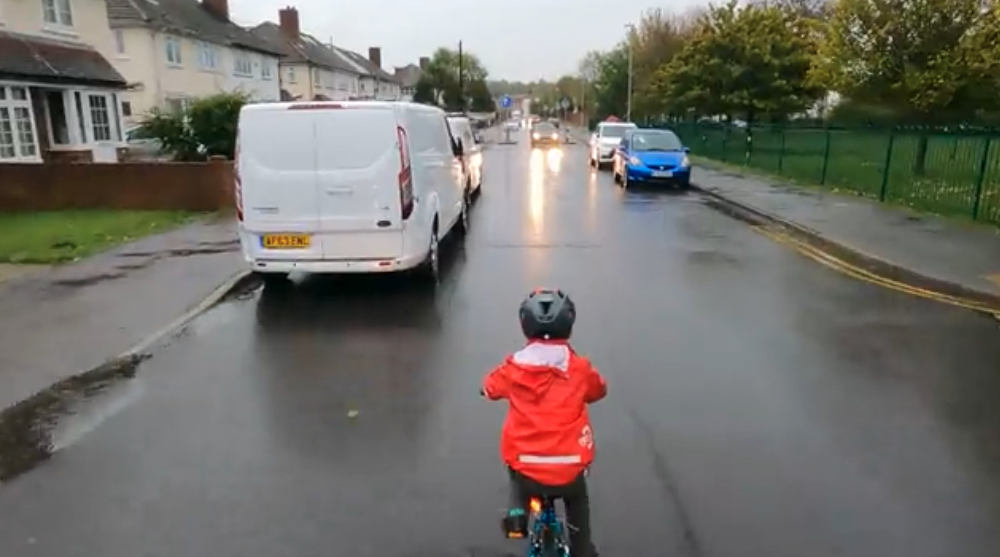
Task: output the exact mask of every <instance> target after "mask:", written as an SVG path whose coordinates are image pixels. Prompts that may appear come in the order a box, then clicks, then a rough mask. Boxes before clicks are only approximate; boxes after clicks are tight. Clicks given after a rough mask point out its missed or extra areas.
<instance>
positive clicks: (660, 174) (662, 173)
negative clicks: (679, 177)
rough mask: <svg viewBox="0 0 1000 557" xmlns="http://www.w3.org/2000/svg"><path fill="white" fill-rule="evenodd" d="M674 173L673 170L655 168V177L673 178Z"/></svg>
mask: <svg viewBox="0 0 1000 557" xmlns="http://www.w3.org/2000/svg"><path fill="white" fill-rule="evenodd" d="M673 176H674V173H673V171H671V170H654V171H653V178H673Z"/></svg>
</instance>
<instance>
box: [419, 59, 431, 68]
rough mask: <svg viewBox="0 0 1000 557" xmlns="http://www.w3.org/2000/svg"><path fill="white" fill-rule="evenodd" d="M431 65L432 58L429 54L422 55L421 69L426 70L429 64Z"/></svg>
mask: <svg viewBox="0 0 1000 557" xmlns="http://www.w3.org/2000/svg"><path fill="white" fill-rule="evenodd" d="M430 65H431V59H430V58H428V57H427V56H421V57H420V69H421V70H426V69H427V66H430Z"/></svg>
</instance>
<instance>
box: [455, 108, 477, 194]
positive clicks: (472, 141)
mask: <svg viewBox="0 0 1000 557" xmlns="http://www.w3.org/2000/svg"><path fill="white" fill-rule="evenodd" d="M448 124H449V125H450V126H451V135H452V136H453V137H456V138H458V139H461V140H462V147H463V149H464V151H465V171H466V173H467V176H466V180H467V181H468V186H469V188H470V190H471V191H472V193H473V194H475V195H478V194H479V193H480V189H479V188H481V187H482V185H483V146H482V145H481V144H479V142H477V141H476V134H475V132H474V131H472V121H470V120H469V118H468V117H467V116H465V115H464V114H458V115H456V114H449V115H448Z"/></svg>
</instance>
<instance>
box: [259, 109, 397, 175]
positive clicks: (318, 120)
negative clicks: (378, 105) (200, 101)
mask: <svg viewBox="0 0 1000 557" xmlns="http://www.w3.org/2000/svg"><path fill="white" fill-rule="evenodd" d="M395 146H396V118H395V113H394V112H393V111H392V110H386V109H363V108H343V109H339V108H333V109H330V110H286V111H254V112H249V113H245V114H244V118H243V120H242V121H241V122H240V148H241V152H242V153H244V155H245V156H252V157H253V159H254V160H255V161H256V163H257V164H260V165H262V166H264V167H265V168H268V169H270V170H290V171H300V170H306V169H309V170H311V169H313V168H318V169H326V170H331V169H344V170H347V169H359V168H368V167H370V166H372V165H373V164H374V163H376V162H377V161H378V160H379V159H381V158H382V157H383V156H385V155H386V153H388V152H393V153H394V152H395V148H396V147H395Z"/></svg>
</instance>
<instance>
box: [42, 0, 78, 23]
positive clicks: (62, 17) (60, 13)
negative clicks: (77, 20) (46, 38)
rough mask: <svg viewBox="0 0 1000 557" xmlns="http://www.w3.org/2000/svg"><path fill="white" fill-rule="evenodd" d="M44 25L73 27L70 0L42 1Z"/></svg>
mask: <svg viewBox="0 0 1000 557" xmlns="http://www.w3.org/2000/svg"><path fill="white" fill-rule="evenodd" d="M42 12H43V13H44V14H45V23H48V24H49V25H61V26H63V27H72V26H73V8H72V7H71V6H70V0H42Z"/></svg>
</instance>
